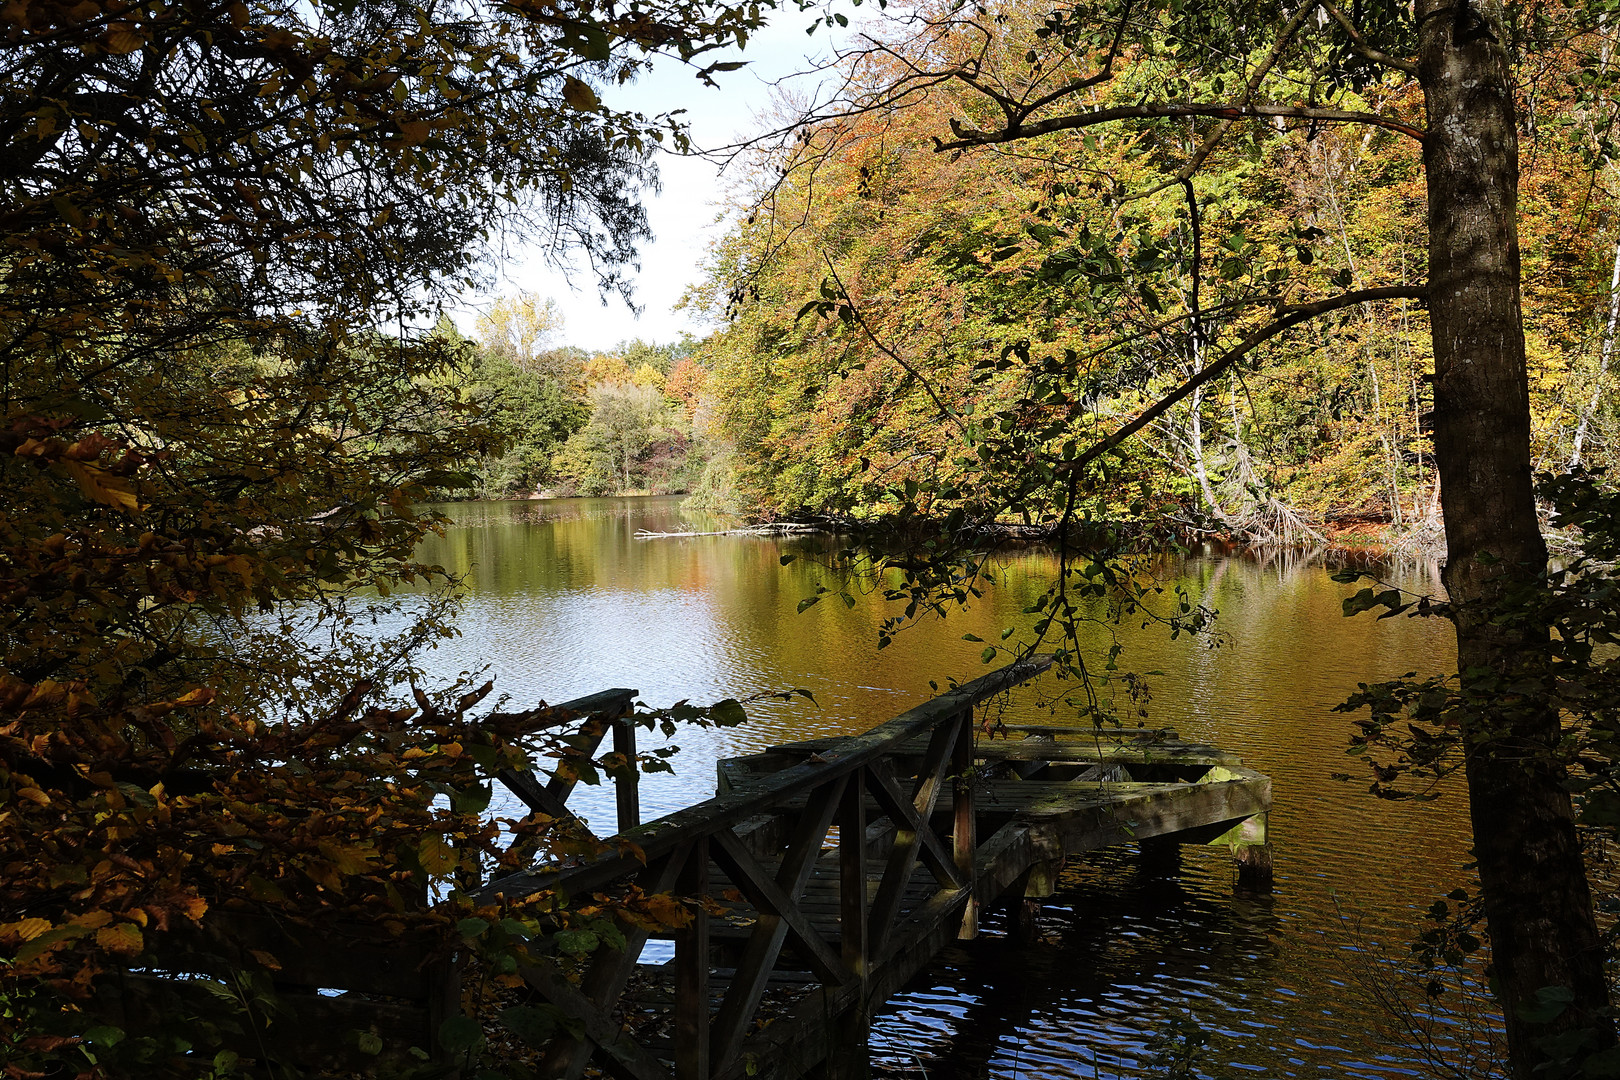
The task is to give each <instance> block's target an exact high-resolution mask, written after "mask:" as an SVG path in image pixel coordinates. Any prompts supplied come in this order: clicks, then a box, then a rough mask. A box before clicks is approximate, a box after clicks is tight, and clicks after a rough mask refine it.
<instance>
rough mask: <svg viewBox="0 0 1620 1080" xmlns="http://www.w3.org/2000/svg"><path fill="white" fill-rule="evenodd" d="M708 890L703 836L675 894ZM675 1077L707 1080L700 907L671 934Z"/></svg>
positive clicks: (705, 953) (705, 918)
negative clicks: (673, 951)
mask: <svg viewBox="0 0 1620 1080" xmlns="http://www.w3.org/2000/svg"><path fill="white" fill-rule="evenodd" d="M708 889H709V838H708V837H706V836H703V837H699V838H698V839H697V840H695V841H694V842H693V844H692V851H691V854H689V855H688V856H687V857H686V866H685V867H683V868H682V871H681V875H680V878H679V882H678V884H677V885H676V891H677V892H678V893H680V894H681V895H682V896H689V897H696V898H698V899H699V900H701V899H702V898H703V896H704V894H705V893H707V892H708ZM675 1076H676V1078H677V1080H708V1077H709V913H708V912H707V911H705V910H704V909H703V907H702V905H701V903H700V904H699V906H698V908H697V910H696V911H695V912H693V914H692V921H691V922H690V923H688V924H687V925H685V926H683V927H681V928H680V929H679V930H677V931H676V932H675Z"/></svg>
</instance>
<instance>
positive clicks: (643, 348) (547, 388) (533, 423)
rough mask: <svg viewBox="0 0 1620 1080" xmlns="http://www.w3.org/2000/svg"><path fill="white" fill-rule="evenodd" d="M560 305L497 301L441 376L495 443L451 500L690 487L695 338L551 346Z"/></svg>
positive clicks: (700, 463)
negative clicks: (600, 347)
mask: <svg viewBox="0 0 1620 1080" xmlns="http://www.w3.org/2000/svg"><path fill="white" fill-rule="evenodd" d="M559 330H560V319H559V317H558V316H557V314H556V307H555V305H554V304H551V303H549V302H547V301H544V300H541V299H539V298H537V297H535V296H532V295H529V294H518V295H516V296H511V297H505V298H502V299H500V300H497V301H495V303H493V304H492V305H490V307H489V309H488V310H487V311H485V312H484V313H483V314H481V315H480V316H479V318H478V326H477V333H476V337H475V338H474V339H472V340H471V341H468V340H466V339H464V338H463V337H462V336H461V333H460V331H458V330H457V329H456V326H455V324H454V323H453V322H452V321H451V320H450V319H449V318H448V317H441V319H440V320H439V323H438V325H437V327H435V331H436V333H437V334H438V335H439V336H440V338H441V339H442V340H444V341H446V342H447V343H449V344H451V345H453V346H456V347H458V349H459V360H460V362H459V363H458V364H455V365H452V366H451V367H450V368H448V369H447V370H446V372H445V373H444V374H443V376H442V378H443V380H444V381H445V382H446V384H447V385H449V386H451V387H453V388H454V390H455V391H456V392H457V393H458V395H460V396H461V398H463V399H464V400H466V401H467V402H468V403H470V404H471V405H472V406H473V407H475V408H477V409H478V410H479V411H480V412H481V414H482V415H483V416H484V418H485V420H486V422H487V423H488V425H489V427H490V429H491V432H492V435H493V439H494V441H493V442H492V444H491V445H490V447H489V448H488V451H487V452H484V453H478V454H476V455H474V456H471V457H469V458H468V459H467V460H466V461H465V462H464V464H465V466H466V472H467V474H468V483H467V486H465V487H459V488H451V489H447V490H445V491H444V492H443V494H444V495H445V496H447V497H450V498H466V497H468V496H473V497H476V498H482V499H502V498H531V497H535V496H541V495H543V496H547V497H568V496H573V495H584V496H597V495H667V494H670V493H684V492H688V491H690V490H692V488H693V486H694V485H695V484H696V483H697V482H698V480H699V479H700V478H701V476H702V472H703V467H704V465H705V463H706V462H707V460H708V456H709V455H708V452H707V447H708V444H707V441H706V440H705V439H704V438H703V437H701V436H700V435H699V434H698V432H697V426H696V425H695V424H694V417H695V414H696V412H697V409H698V406H699V404H700V402H701V401H702V400H703V397H702V395H703V393H704V384H705V382H706V377H707V373H706V372H705V371H704V369H703V368H702V367H700V366H699V365H698V364H697V362H696V361H695V360H694V359H693V358H692V356H691V352H692V345H691V343H690V342H684V343H681V344H677V345H666V346H657V345H652V344H649V343H647V342H644V341H641V340H639V339H637V340H634V341H628V342H623V343H621V344H620V345H619V346H618V347H617V348H615V349H613V350H611V351H607V352H597V353H586V352H585V351H584V350H583V349H578V348H573V347H570V346H566V345H560V344H553V343H552V341H551V339H552V338H553V337H557V336H560V335H559Z"/></svg>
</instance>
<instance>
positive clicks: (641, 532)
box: [636, 521, 826, 540]
mask: <svg viewBox="0 0 1620 1080" xmlns="http://www.w3.org/2000/svg"><path fill="white" fill-rule="evenodd" d="M825 531H826V527H825V526H822V525H807V524H804V523H802V522H798V521H768V522H766V523H765V524H763V525H750V526H748V527H746V528H742V529H717V530H715V531H714V532H649V531H647V530H646V529H637V530H636V539H637V540H664V539H668V538H671V537H677V536H781V535H783V534H785V533H812V532H825Z"/></svg>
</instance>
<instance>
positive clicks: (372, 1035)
mask: <svg viewBox="0 0 1620 1080" xmlns="http://www.w3.org/2000/svg"><path fill="white" fill-rule="evenodd" d="M355 1045H356V1046H357V1047H359V1048H360V1052H361V1053H362V1054H370V1055H371V1056H372V1057H376V1056H377V1055H378V1054H380V1053H382V1048H383V1041H382V1036H381V1035H378V1034H377V1033H376V1032H374V1031H362V1032H359V1033H358V1035H357V1036H356V1037H355Z"/></svg>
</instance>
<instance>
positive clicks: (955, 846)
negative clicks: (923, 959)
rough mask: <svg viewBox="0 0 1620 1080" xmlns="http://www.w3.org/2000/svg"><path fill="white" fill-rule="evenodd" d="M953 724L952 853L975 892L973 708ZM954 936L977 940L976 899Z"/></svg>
mask: <svg viewBox="0 0 1620 1080" xmlns="http://www.w3.org/2000/svg"><path fill="white" fill-rule="evenodd" d="M947 722H950V721H947ZM954 722H955V723H958V724H960V725H961V730H960V731H958V732H957V736H956V746H955V747H954V748H953V750H952V754H951V771H952V773H954V774H955V786H954V793H953V795H952V799H951V809H952V812H953V823H952V826H951V849H952V853H953V854H954V855H955V857H956V869H957V870H958V871H960V872H961V875H962V880H963V881H965V882H967V884H968V887H969V888H974V887H975V886H976V885H977V882H976V881H975V880H974V876H973V860H974V855H975V849H976V847H977V842H978V841H977V836H976V830H977V827H978V825H977V821H976V819H975V814H974V806H973V788H974V784H973V708H972V706H969V707H968V708H966V709H964V710H963V711H962V715H961V716H960V717H959V718H958V719H957V720H956V721H954ZM956 936H957V937H959V938H961V939H962V940H964V941H965V940H967V939H968V938H975V937H978V936H979V900H978V897H977V896H969V897H968V902H967V906H966V907H964V908H963V909H962V926H961V928H960V929H959V930H958V931H957V935H956Z"/></svg>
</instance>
